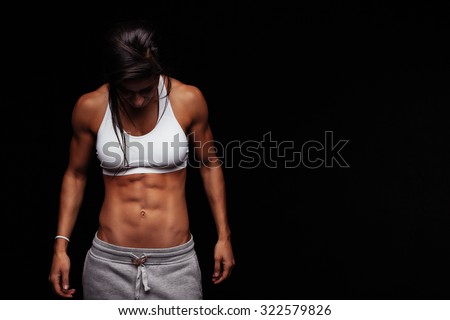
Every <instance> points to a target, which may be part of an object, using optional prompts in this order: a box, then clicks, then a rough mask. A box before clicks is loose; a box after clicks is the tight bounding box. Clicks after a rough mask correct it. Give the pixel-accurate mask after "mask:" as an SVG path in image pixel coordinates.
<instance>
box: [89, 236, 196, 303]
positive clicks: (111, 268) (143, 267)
mask: <svg viewBox="0 0 450 320" xmlns="http://www.w3.org/2000/svg"><path fill="white" fill-rule="evenodd" d="M82 285H83V299H86V300H96V299H101V300H130V299H142V300H201V299H203V293H202V280H201V271H200V267H199V263H198V259H197V254H196V252H195V249H194V240H193V237H192V235H191V239H190V240H189V241H188V242H186V243H184V244H182V245H180V246H176V247H171V248H149V249H147V248H128V247H121V246H116V245H112V244H109V243H107V242H104V241H102V240H100V239H99V238H98V237H97V234H95V237H94V239H93V241H92V246H91V248H90V249H89V251H88V252H87V254H86V259H85V262H84V269H83V277H82Z"/></svg>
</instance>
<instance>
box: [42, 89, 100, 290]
mask: <svg viewBox="0 0 450 320" xmlns="http://www.w3.org/2000/svg"><path fill="white" fill-rule="evenodd" d="M89 97H90V95H89V94H88V95H84V96H82V97H80V99H79V100H78V101H77V103H76V104H75V107H74V109H73V112H72V128H73V131H72V132H73V134H72V138H71V142H70V155H69V164H68V166H67V169H66V171H65V173H64V176H63V179H62V185H61V193H60V202H59V211H58V223H57V232H56V235H61V236H65V237H67V238H70V236H71V234H72V230H73V228H74V226H75V222H76V219H77V216H78V212H79V210H80V207H81V204H82V201H83V195H84V190H85V186H86V178H87V169H88V166H89V160H90V158H91V152H92V148H93V146H94V144H95V134H94V133H93V131H92V119H93V118H95V117H93V113H94V112H95V108H94V105H93V104H94V99H92V98H89ZM67 246H68V241H67V240H65V239H64V238H57V239H55V243H54V252H53V261H52V266H51V270H50V274H49V281H50V283H51V285H52V287H53V290H54V292H55V293H56V294H58V295H59V296H61V297H64V298H72V297H73V294H74V293H75V289H73V288H70V283H69V271H70V259H69V256H68V255H67Z"/></svg>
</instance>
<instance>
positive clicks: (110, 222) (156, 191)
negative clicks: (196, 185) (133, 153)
mask: <svg viewBox="0 0 450 320" xmlns="http://www.w3.org/2000/svg"><path fill="white" fill-rule="evenodd" d="M185 181H186V169H182V170H178V171H175V172H170V173H161V174H155V173H150V174H132V175H125V176H115V177H114V176H106V175H105V176H104V183H105V198H104V202H103V205H102V208H101V211H100V216H99V229H98V233H97V236H98V237H99V238H100V239H101V240H103V241H105V242H108V243H110V244H114V245H118V246H124V247H132V248H168V247H174V246H177V245H181V244H183V243H185V242H187V241H188V240H189V239H190V230H189V219H188V211H187V205H186V199H185V190H184V188H185Z"/></svg>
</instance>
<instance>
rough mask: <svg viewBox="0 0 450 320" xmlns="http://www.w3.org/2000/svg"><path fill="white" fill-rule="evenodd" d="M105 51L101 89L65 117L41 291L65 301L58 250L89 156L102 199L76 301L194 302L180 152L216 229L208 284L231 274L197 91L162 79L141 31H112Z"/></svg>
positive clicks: (218, 178)
mask: <svg viewBox="0 0 450 320" xmlns="http://www.w3.org/2000/svg"><path fill="white" fill-rule="evenodd" d="M107 44H108V45H107V47H106V51H105V52H106V57H105V60H104V62H105V76H106V82H105V84H104V85H102V86H101V87H99V88H98V89H96V90H95V91H93V92H89V93H86V94H84V95H82V96H81V97H80V98H79V99H78V101H77V103H76V105H75V107H74V110H73V114H72V126H73V136H72V140H71V144H70V158H69V164H68V167H67V169H66V171H65V174H64V177H63V182H62V187H61V195H60V208H59V213H58V224H57V235H56V237H55V244H54V255H53V261H52V266H51V271H50V275H49V281H50V282H51V284H52V287H53V289H54V291H55V293H56V294H58V295H59V296H61V297H64V298H70V297H73V294H74V293H75V288H71V287H70V284H69V271H70V258H69V257H68V255H67V246H68V243H69V241H70V236H71V233H72V231H73V228H74V225H75V222H76V218H77V215H78V212H79V209H80V206H81V203H82V199H83V194H84V190H85V186H86V176H87V170H88V164H89V159H90V154H91V152H92V150H93V149H94V148H95V151H96V153H97V157H98V159H99V163H100V166H101V167H102V171H103V180H104V186H105V196H104V202H103V205H102V207H101V211H100V214H99V228H98V230H97V232H96V234H95V236H94V239H93V241H92V246H91V248H90V250H89V251H88V253H87V255H86V260H85V263H84V269H83V277H82V285H83V298H84V299H203V294H202V283H201V271H200V268H199V264H198V260H197V256H196V252H195V249H194V239H193V236H192V234H191V232H190V228H189V221H188V210H187V204H186V198H185V182H186V167H187V161H188V153H189V148H188V143H193V142H195V146H196V147H195V148H194V150H195V154H194V155H195V158H196V160H198V163H199V164H200V174H201V178H202V181H203V184H204V187H205V190H206V195H207V198H208V201H209V203H210V206H211V211H212V213H213V217H214V221H215V223H216V227H217V233H218V240H217V243H216V245H215V249H214V260H215V263H214V274H213V276H212V281H213V283H215V284H218V283H221V282H222V281H224V280H225V279H227V278H228V277H229V276H230V273H231V270H232V268H233V266H234V264H235V261H234V256H233V250H232V245H231V239H230V228H229V225H228V221H227V212H226V201H225V185H224V177H223V172H222V168H221V166H220V161H219V160H218V159H217V156H216V154H215V153H214V148H213V135H212V132H211V128H210V126H209V124H208V108H207V103H206V101H205V99H204V97H203V95H202V93H201V91H200V90H199V89H198V88H196V87H194V86H191V85H187V84H184V83H182V82H180V81H178V80H176V79H174V78H171V77H168V76H166V75H164V74H163V73H162V68H161V66H160V64H159V63H158V56H157V48H156V45H155V43H154V34H153V32H152V30H151V29H150V28H149V27H148V26H146V25H145V23H143V22H128V23H122V24H121V25H119V26H117V27H116V28H115V29H114V30H113V32H112V33H111V34H110V36H109V37H108V41H107Z"/></svg>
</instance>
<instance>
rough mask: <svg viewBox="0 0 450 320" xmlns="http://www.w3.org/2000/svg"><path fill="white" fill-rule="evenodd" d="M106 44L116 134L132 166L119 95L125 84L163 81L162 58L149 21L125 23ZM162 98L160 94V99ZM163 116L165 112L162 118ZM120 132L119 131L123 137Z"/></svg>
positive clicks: (106, 73)
mask: <svg viewBox="0 0 450 320" xmlns="http://www.w3.org/2000/svg"><path fill="white" fill-rule="evenodd" d="M104 40H105V45H104V46H103V50H104V52H103V71H104V76H105V81H106V82H107V83H108V90H109V108H110V109H111V114H112V121H113V126H114V130H115V132H116V135H117V138H118V140H119V143H120V145H121V148H122V151H123V154H124V157H125V158H124V162H125V165H128V159H126V152H125V150H126V139H125V134H124V130H123V125H122V121H121V118H120V112H119V111H123V113H124V114H126V115H127V114H128V113H127V111H126V108H124V107H123V104H122V103H120V101H121V97H120V95H119V94H118V90H117V88H118V86H120V85H121V84H122V82H123V81H125V80H130V79H145V78H158V79H159V77H160V76H162V75H163V68H162V66H161V64H160V62H159V58H158V47H157V44H156V43H155V32H154V30H153V28H152V27H151V26H150V24H149V23H148V21H145V20H128V21H121V22H119V23H117V24H116V25H114V26H113V28H112V29H111V30H110V31H109V32H108V33H107V35H106V37H105V39H104ZM164 77H165V78H167V80H168V85H167V95H169V93H170V88H171V83H170V78H169V77H166V76H164ZM164 80H166V79H164ZM160 94H161V93H160V92H158V95H160ZM166 101H167V99H166ZM159 107H162V106H159ZM165 107H166V106H164V110H165ZM119 109H120V110H119ZM163 113H164V112H161V114H163ZM158 121H159V119H158ZM116 128H118V129H119V133H118V132H117V129H116ZM119 134H120V138H119Z"/></svg>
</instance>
